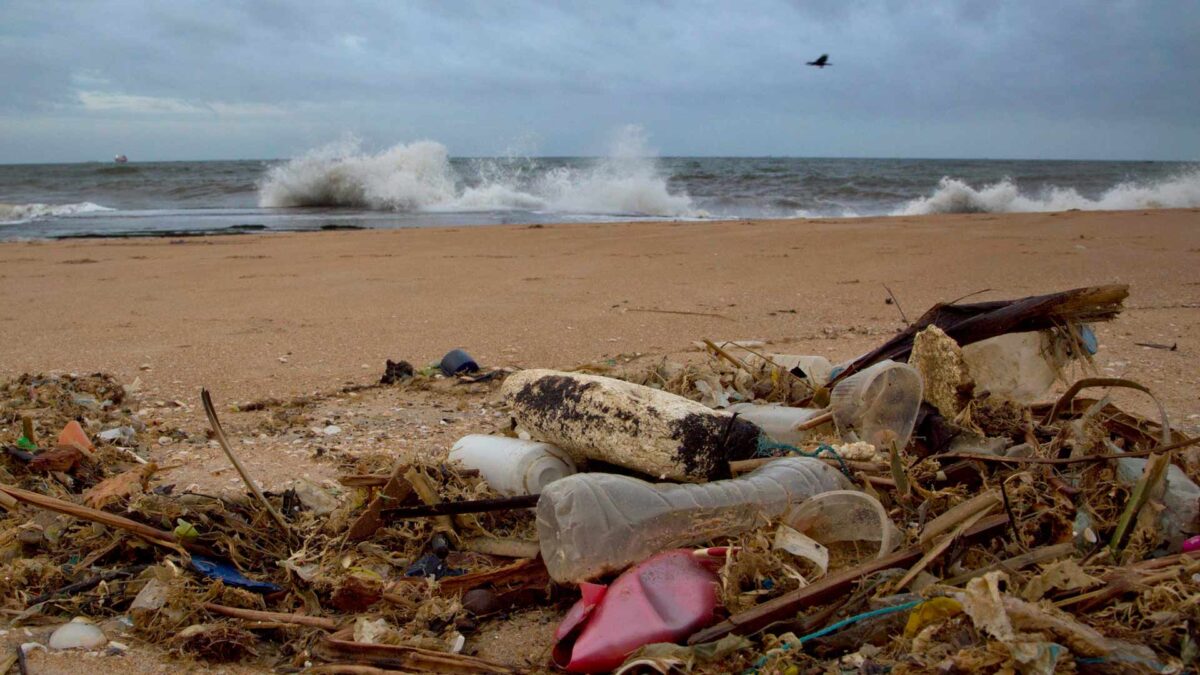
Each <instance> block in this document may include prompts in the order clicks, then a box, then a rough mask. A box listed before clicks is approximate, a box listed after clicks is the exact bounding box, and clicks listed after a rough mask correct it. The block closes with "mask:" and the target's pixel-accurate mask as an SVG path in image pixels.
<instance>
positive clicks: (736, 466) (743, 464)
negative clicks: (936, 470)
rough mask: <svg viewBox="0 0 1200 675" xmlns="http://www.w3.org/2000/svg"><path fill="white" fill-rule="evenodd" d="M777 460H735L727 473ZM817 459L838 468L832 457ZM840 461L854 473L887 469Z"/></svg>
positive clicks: (875, 464) (742, 471) (772, 458)
mask: <svg viewBox="0 0 1200 675" xmlns="http://www.w3.org/2000/svg"><path fill="white" fill-rule="evenodd" d="M777 459H783V457H756V458H754V459H735V460H733V461H732V462H730V463H729V471H730V473H732V474H734V475H737V474H742V473H747V472H750V471H753V470H755V469H757V468H758V467H760V466H766V465H767V464H770V463H771V462H774V461H775V460H777ZM817 459H819V460H821V461H822V462H825V463H826V464H829V465H830V466H840V463H839V462H838V461H837V460H836V459H833V458H832V457H817ZM842 461H843V462H844V463H845V464H846V466H848V467H850V468H851V469H853V470H855V471H875V472H882V471H887V468H888V467H887V465H886V464H879V463H876V462H860V461H856V460H852V459H847V460H842Z"/></svg>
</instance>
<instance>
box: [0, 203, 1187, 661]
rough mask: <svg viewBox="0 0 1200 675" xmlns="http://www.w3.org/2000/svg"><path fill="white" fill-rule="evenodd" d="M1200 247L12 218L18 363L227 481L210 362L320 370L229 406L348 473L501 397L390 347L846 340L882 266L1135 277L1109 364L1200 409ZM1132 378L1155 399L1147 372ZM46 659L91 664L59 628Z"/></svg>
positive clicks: (546, 349) (310, 471)
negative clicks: (54, 237) (19, 223)
mask: <svg viewBox="0 0 1200 675" xmlns="http://www.w3.org/2000/svg"><path fill="white" fill-rule="evenodd" d="M1197 261H1200V210H1175V211H1149V212H1110V213H1049V214H1029V215H1005V216H995V215H958V216H937V217H922V218H916V217H914V218H886V219H858V220H816V221H812V220H810V221H772V222H766V221H754V222H749V221H742V222H667V223H617V224H599V225H552V226H545V227H533V228H531V227H528V226H498V227H477V228H456V229H426V230H417V229H413V230H392V231H355V232H331V233H314V234H273V235H262V236H259V235H255V236H225V237H209V238H187V239H177V240H168V239H143V240H132V239H108V240H73V241H56V242H46V241H41V242H24V243H6V244H0V263H2V266H0V276H3V283H4V289H5V293H4V295H3V298H2V299H0V320H2V321H3V325H4V326H5V327H6V329H5V332H4V336H5V337H4V340H3V352H2V356H3V358H0V369H2V372H0V376H3V377H5V378H7V377H10V376H16V375H19V374H21V373H26V372H30V373H37V372H49V371H65V372H78V373H91V372H100V371H103V372H108V373H111V374H113V375H114V376H115V378H116V380H117V381H118V382H122V383H126V384H132V383H134V382H138V381H140V386H139V388H138V393H137V395H136V396H135V399H134V400H135V401H136V403H135V405H134V408H135V409H136V408H140V409H139V410H138V413H137V414H138V416H139V417H141V418H142V419H144V420H146V421H147V423H148V424H149V425H150V427H151V429H152V431H151V433H150V437H151V438H153V437H155V436H158V439H157V443H154V444H153V446H152V447H151V448H150V449H149V455H150V457H151V458H152V459H154V460H155V461H157V462H158V463H159V464H160V465H162V466H170V467H172V468H171V471H170V473H169V475H168V476H167V477H165V478H164V479H163V480H167V481H169V482H171V483H174V484H176V485H179V486H187V488H186V489H188V490H193V491H197V490H198V491H208V492H211V493H220V492H226V493H236V492H239V491H240V490H241V489H242V486H241V483H240V480H239V479H238V478H237V477H236V474H234V472H233V470H232V468H231V467H230V466H229V464H228V462H227V461H226V460H225V459H224V457H223V456H222V454H221V451H220V450H219V449H218V448H217V447H216V445H215V443H212V442H209V441H208V440H207V438H206V435H205V434H206V430H207V422H206V421H205V420H204V413H203V412H202V410H201V409H200V406H199V404H198V398H199V397H198V392H199V389H200V387H202V386H205V387H208V388H210V389H212V390H213V392H214V395H215V396H216V398H217V400H218V401H220V402H221V403H220V407H221V408H223V409H228V405H229V404H232V403H245V402H248V401H255V400H259V399H263V398H270V397H276V398H289V397H293V396H298V395H306V394H311V393H314V392H319V393H321V394H322V395H321V396H319V397H317V398H316V399H315V400H313V402H312V403H311V404H309V405H307V406H305V407H304V408H303V409H301V410H299V411H294V412H285V411H284V409H283V408H275V409H274V410H272V407H271V406H268V408H267V409H265V410H261V411H258V412H250V413H245V412H242V413H235V412H232V411H230V412H227V413H225V414H224V418H225V419H224V423H225V427H226V429H227V431H228V433H229V434H230V436H231V438H232V439H233V442H234V443H235V445H236V446H237V447H238V448H239V449H240V450H239V452H240V453H242V459H243V461H244V462H245V464H246V465H247V467H248V468H249V470H250V472H251V474H252V475H254V476H255V477H256V479H257V480H258V481H260V482H261V483H262V484H263V486H264V487H266V488H268V489H282V488H284V487H286V486H287V485H289V484H291V483H292V481H294V480H296V479H299V478H305V479H309V480H312V481H314V482H317V483H320V484H323V485H326V486H331V487H335V486H336V485H337V483H336V482H335V480H334V479H335V478H336V477H337V475H338V474H339V472H340V471H344V468H343V467H345V466H347V462H351V463H352V462H353V461H355V458H357V457H363V456H367V455H370V454H372V453H376V454H377V455H380V454H381V456H389V457H390V456H406V457H412V458H422V457H424V458H430V459H440V458H441V457H443V456H444V453H445V452H446V451H447V449H448V448H449V447H450V445H451V444H452V443H453V442H454V441H455V440H456V439H457V438H459V437H461V436H462V435H464V434H467V433H491V432H494V431H495V430H496V428H497V427H498V426H499V425H500V424H501V423H502V422H503V412H502V411H503V409H502V408H501V407H500V405H499V401H498V400H497V397H496V395H495V391H494V390H493V389H490V388H489V387H488V386H486V385H481V386H477V387H475V388H470V387H465V388H464V387H456V386H454V385H453V383H451V382H445V383H444V384H445V385H446V386H443V387H435V388H433V389H411V388H400V389H395V390H393V389H390V388H382V389H373V390H370V391H366V392H363V393H362V394H361V395H360V394H357V393H351V394H341V393H339V389H340V388H341V387H343V386H344V385H346V384H360V385H361V384H369V383H372V382H375V381H377V380H378V378H379V375H380V373H381V372H382V370H383V363H384V361H385V360H386V359H389V358H390V359H407V360H409V361H411V362H413V363H414V364H417V365H418V367H419V366H421V365H424V364H426V363H429V362H431V361H434V360H436V359H438V358H439V357H440V356H441V354H442V353H444V352H445V351H446V350H448V349H450V348H452V347H464V348H466V349H468V350H469V351H470V352H471V353H472V354H474V355H475V356H476V357H477V358H478V360H479V361H480V362H481V363H483V364H485V365H511V366H516V367H532V366H537V367H546V366H549V367H569V366H573V365H577V364H580V363H585V362H594V361H597V360H601V359H606V358H612V357H618V356H620V357H621V358H622V360H625V359H628V358H630V357H631V356H632V355H634V354H638V353H641V354H646V355H648V356H646V357H643V358H659V357H662V356H668V357H672V358H697V357H698V352H696V351H695V350H694V348H693V346H692V343H693V341H695V340H698V339H700V338H703V337H710V338H714V339H747V338H753V339H760V340H764V341H766V342H767V343H768V349H770V350H772V351H779V352H788V353H815V354H822V355H825V356H827V357H829V358H830V359H831V360H834V361H838V360H841V359H847V358H850V357H853V356H855V355H857V354H859V353H861V352H863V351H865V350H867V349H869V348H871V347H873V346H875V345H877V344H879V343H881V342H882V341H884V340H886V339H887V336H888V335H890V334H891V333H893V332H894V331H896V330H897V329H898V328H900V327H901V326H902V325H903V322H902V320H901V316H900V312H899V311H898V308H897V307H896V306H895V305H889V304H887V303H886V302H885V299H886V298H887V297H888V295H887V291H886V290H885V288H884V286H885V285H886V286H887V287H889V288H891V289H892V291H893V292H894V293H895V295H896V297H897V298H898V299H899V301H900V305H901V307H902V308H903V310H904V312H905V313H906V314H907V316H908V317H910V318H913V317H915V316H917V315H919V314H920V313H921V312H922V311H924V309H925V308H927V307H928V306H929V305H931V304H932V303H934V302H937V301H945V300H953V299H955V298H958V297H961V296H963V295H966V294H968V293H973V292H977V291H983V290H985V289H990V290H988V291H987V292H986V293H983V294H980V295H978V296H976V297H978V298H980V299H985V298H991V299H1001V298H1011V297H1019V296H1024V295H1031V294H1038V293H1046V292H1052V291H1057V290H1064V289H1068V288H1074V287H1079V286H1086V285H1091V284H1106V283H1124V284H1129V285H1130V286H1131V295H1130V298H1129V300H1128V301H1127V302H1126V310H1125V312H1124V313H1123V314H1122V315H1121V317H1120V318H1118V319H1117V320H1116V321H1114V322H1112V323H1110V324H1102V325H1099V326H1098V327H1097V334H1098V336H1099V339H1100V343H1101V349H1100V352H1099V354H1098V355H1097V356H1096V359H1095V368H1096V371H1097V372H1098V373H1099V374H1103V375H1107V376H1123V377H1130V378H1133V379H1135V380H1137V381H1139V382H1142V383H1144V384H1146V385H1147V386H1149V387H1150V388H1151V389H1152V390H1153V391H1154V392H1155V393H1156V395H1158V396H1159V397H1160V398H1161V400H1162V401H1163V402H1164V403H1165V405H1166V408H1167V410H1168V412H1169V414H1170V416H1171V419H1172V422H1173V424H1174V425H1175V426H1177V427H1180V428H1182V429H1185V430H1187V431H1189V432H1194V431H1195V430H1196V429H1197V428H1198V427H1200V395H1198V394H1197V392H1198V391H1200V367H1197V364H1196V361H1195V358H1194V355H1195V353H1196V350H1197V349H1200V339H1198V338H1197V335H1200V331H1198V330H1197V328H1200V326H1197V324H1198V323H1200V320H1198V319H1200V311H1198V310H1200V276H1197V274H1196V271H1195V270H1196V264H1197ZM1139 342H1143V343H1156V344H1162V345H1176V349H1175V350H1174V351H1171V350H1165V349H1157V348H1152V347H1141V346H1138V345H1137V344H1136V343H1139ZM1116 400H1117V401H1118V402H1119V404H1120V405H1122V406H1123V407H1125V408H1126V409H1129V410H1131V411H1136V412H1139V413H1142V414H1147V415H1150V414H1154V407H1153V404H1152V403H1151V402H1150V400H1149V399H1148V398H1145V397H1144V396H1142V395H1141V394H1136V393H1132V394H1126V393H1123V392H1117V394H1116ZM281 415H282V416H281ZM331 426H332V427H334V428H336V429H337V430H338V431H336V432H335V433H334V434H333V435H328V434H329V432H327V431H323V429H328V428H329V427H331ZM379 468H380V469H383V468H384V467H382V466H381V467H379ZM556 620H557V616H556V615H555V614H554V612H553V611H550V610H533V611H530V612H526V613H524V614H521V615H518V616H516V617H512V618H509V619H507V620H502V621H495V622H491V623H490V624H488V626H487V627H486V629H483V630H481V632H480V633H479V634H478V637H476V638H474V639H472V641H471V643H470V645H469V649H470V650H471V653H475V654H477V655H479V656H481V657H485V658H493V659H497V660H499V661H501V662H505V663H525V664H526V665H528V666H531V667H535V668H536V667H538V666H540V664H543V663H544V662H545V658H546V654H545V651H546V650H548V649H549V645H550V643H551V641H552V640H551V634H552V631H553V628H554V626H555V623H556ZM37 636H40V637H42V638H44V637H45V636H44V635H42V634H41V633H38V634H37ZM529 645H534V646H535V647H536V649H535V650H534V651H535V652H536V653H531V652H530V650H529V647H528V646H529ZM162 658H163V657H162V653H161V652H160V651H157V649H156V648H154V647H149V646H145V645H140V644H139V645H138V646H137V647H136V649H135V650H134V653H133V654H132V655H131V656H130V657H128V658H126V659H124V663H125V665H124V666H123V667H124V668H125V669H126V670H127V671H128V672H145V673H152V672H159V671H160V670H161V668H162V667H163V663H164V661H163V660H162ZM32 663H33V664H34V665H36V667H37V668H39V669H42V671H44V672H72V671H73V670H74V669H75V668H76V665H77V661H76V659H75V658H74V657H72V656H70V655H65V654H54V655H45V654H38V655H36V656H35V657H33V661H32ZM171 663H172V664H173V665H172V666H171V667H172V668H176V667H177V668H179V669H180V670H181V671H187V670H195V669H196V668H198V666H197V665H195V664H192V663H191V662H182V663H181V662H177V661H172V662H171ZM230 672H257V671H256V670H255V667H254V666H252V665H249V664H246V665H245V667H243V668H239V667H235V668H234V669H233V670H231V671H230Z"/></svg>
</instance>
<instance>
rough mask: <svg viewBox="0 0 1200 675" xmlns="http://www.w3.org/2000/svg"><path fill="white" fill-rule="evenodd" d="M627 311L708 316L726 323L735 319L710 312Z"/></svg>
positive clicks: (633, 308) (638, 308)
mask: <svg viewBox="0 0 1200 675" xmlns="http://www.w3.org/2000/svg"><path fill="white" fill-rule="evenodd" d="M625 311H627V312H647V313H650V314H680V315H682V316H707V317H712V318H714V319H724V320H726V321H733V319H731V318H729V317H727V316H725V315H723V314H711V313H709V312H685V311H682V310H678V309H650V308H646V307H630V308H629V309H627V310H625Z"/></svg>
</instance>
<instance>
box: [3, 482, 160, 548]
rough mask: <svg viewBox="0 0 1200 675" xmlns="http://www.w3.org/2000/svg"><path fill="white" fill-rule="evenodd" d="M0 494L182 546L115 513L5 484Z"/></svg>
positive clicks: (145, 526) (148, 527)
mask: <svg viewBox="0 0 1200 675" xmlns="http://www.w3.org/2000/svg"><path fill="white" fill-rule="evenodd" d="M0 492H3V493H6V494H8V495H9V496H10V497H13V498H14V499H17V500H18V501H21V502H24V503H26V504H32V505H34V506H37V507H39V508H43V509H46V510H47V511H54V512H56V513H62V514H65V515H68V516H73V517H75V518H82V519H84V520H90V521H92V522H94V523H100V524H101V525H108V526H109V527H115V528H117V529H119V530H125V531H126V532H130V533H132V534H135V535H137V536H139V537H141V538H142V539H145V540H146V541H149V542H150V543H153V544H162V545H165V546H167V547H168V548H171V549H173V550H178V548H179V545H180V542H179V541H178V540H177V539H176V538H175V535H174V534H173V533H171V532H167V531H166V530H160V529H157V528H154V527H151V526H149V525H144V524H142V523H139V522H137V521H135V520H130V519H128V518H125V517H122V516H118V515H116V514H113V513H108V512H107V511H100V510H98V509H93V508H88V507H86V506H80V505H79V504H72V503H71V502H68V501H64V500H62V499H56V498H54V497H48V496H46V495H43V494H38V493H37V492H30V491H28V490H22V489H21V488H15V487H10V486H8V485H3V484H0Z"/></svg>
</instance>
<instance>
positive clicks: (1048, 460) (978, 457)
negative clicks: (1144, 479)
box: [913, 436, 1200, 465]
mask: <svg viewBox="0 0 1200 675" xmlns="http://www.w3.org/2000/svg"><path fill="white" fill-rule="evenodd" d="M1197 443H1200V436H1197V437H1196V438H1189V439H1188V440H1186V441H1179V442H1178V443H1172V444H1170V445H1168V446H1166V447H1163V446H1159V447H1157V448H1151V449H1149V450H1138V451H1135V452H1120V453H1117V452H1113V453H1108V454H1105V455H1085V456H1082V457H1000V456H998V455H982V454H978V453H974V452H947V453H944V454H941V455H930V456H929V457H925V458H923V459H919V460H917V461H916V462H913V464H914V465H915V464H919V463H920V462H924V461H927V460H931V459H969V460H973V461H979V462H994V463H998V464H1080V463H1083V462H1100V461H1104V460H1107V459H1125V458H1133V457H1149V456H1150V455H1154V454H1158V453H1160V452H1162V453H1165V452H1171V451H1172V450H1178V449H1180V448H1186V447H1188V446H1189V445H1195V444H1197Z"/></svg>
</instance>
